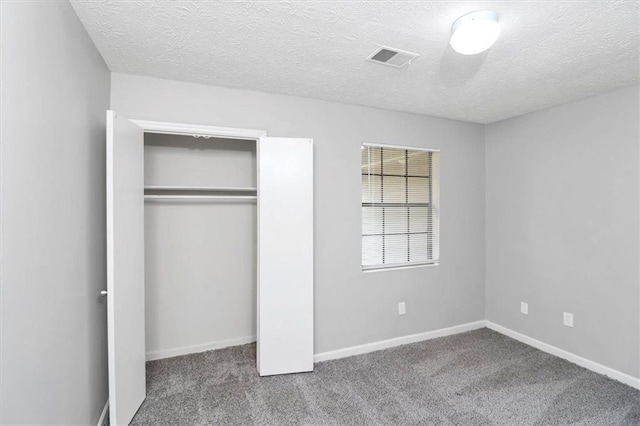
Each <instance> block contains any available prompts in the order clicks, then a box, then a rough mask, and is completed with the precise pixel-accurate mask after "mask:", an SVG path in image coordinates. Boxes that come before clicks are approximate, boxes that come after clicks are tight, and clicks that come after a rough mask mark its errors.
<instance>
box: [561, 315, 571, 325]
mask: <svg viewBox="0 0 640 426" xmlns="http://www.w3.org/2000/svg"><path fill="white" fill-rule="evenodd" d="M562 324H564V325H566V326H567V327H573V314H571V313H569V312H563V314H562Z"/></svg>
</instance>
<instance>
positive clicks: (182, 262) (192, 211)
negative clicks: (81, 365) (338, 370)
mask: <svg viewBox="0 0 640 426" xmlns="http://www.w3.org/2000/svg"><path fill="white" fill-rule="evenodd" d="M144 156H145V164H144V166H145V170H144V172H145V185H160V186H181V185H182V186H217V187H224V186H227V187H234V188H237V187H255V186H256V142H255V141H240V140H229V139H217V138H211V139H202V138H200V139H194V138H193V137H191V136H175V135H158V134H147V135H146V136H145V153H144ZM254 194H255V193H254ZM144 210H145V295H146V299H145V300H146V302H145V314H146V324H145V325H146V344H147V353H151V354H152V355H154V356H157V353H158V352H162V354H161V355H167V351H171V350H177V349H181V348H182V349H186V350H187V351H189V352H191V351H193V350H195V349H196V348H193V349H192V350H189V348H192V347H194V346H198V345H205V344H211V343H222V342H224V341H229V340H233V339H239V338H245V340H244V341H249V340H251V339H252V338H253V339H254V340H255V334H256V326H255V325H256V204H255V202H253V203H252V202H247V201H235V202H227V201H225V202H220V201H213V202H212V201H197V202H193V201H188V202H185V201H181V202H173V201H171V202H168V201H149V202H146V203H145V208H144ZM204 349H206V348H202V349H201V350H204Z"/></svg>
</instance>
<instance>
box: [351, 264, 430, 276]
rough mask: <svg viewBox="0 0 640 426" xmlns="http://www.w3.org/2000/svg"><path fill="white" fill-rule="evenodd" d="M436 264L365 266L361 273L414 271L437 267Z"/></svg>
mask: <svg viewBox="0 0 640 426" xmlns="http://www.w3.org/2000/svg"><path fill="white" fill-rule="evenodd" d="M438 265H439V263H438V262H429V263H409V264H402V263H399V264H396V265H392V266H384V265H382V266H367V267H366V268H365V267H364V266H363V267H362V272H363V273H365V274H368V273H369V272H382V271H397V270H398V269H414V268H424V267H429V266H438Z"/></svg>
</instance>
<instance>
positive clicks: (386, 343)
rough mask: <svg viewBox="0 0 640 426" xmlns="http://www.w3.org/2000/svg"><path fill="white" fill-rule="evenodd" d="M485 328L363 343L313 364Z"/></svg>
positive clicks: (469, 326) (465, 327) (473, 325)
mask: <svg viewBox="0 0 640 426" xmlns="http://www.w3.org/2000/svg"><path fill="white" fill-rule="evenodd" d="M484 327H485V321H484V320H481V321H474V322H469V323H466V324H461V325H456V326H453V327H447V328H441V329H439V330H433V331H427V332H425V333H418V334H410V335H408V336H402V337H396V338H394V339H388V340H381V341H379V342H373V343H365V344H364V345H358V346H351V347H348V348H343V349H337V350H335V351H329V352H322V353H319V354H315V355H314V357H313V358H314V361H315V362H321V361H328V360H330V359H339V358H345V357H348V356H353V355H361V354H366V353H369V352H375V351H379V350H382V349H389V348H394V347H396V346H401V345H407V344H409V343H416V342H422V341H424V340H430V339H435V338H437V337H444V336H451V335H453V334H458V333H464V332H466V331H471V330H477V329H479V328H484Z"/></svg>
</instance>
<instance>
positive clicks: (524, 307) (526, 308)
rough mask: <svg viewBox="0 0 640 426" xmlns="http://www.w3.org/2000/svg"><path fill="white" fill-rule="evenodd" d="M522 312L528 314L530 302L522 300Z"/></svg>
mask: <svg viewBox="0 0 640 426" xmlns="http://www.w3.org/2000/svg"><path fill="white" fill-rule="evenodd" d="M520 312H521V313H523V314H525V315H528V314H529V304H528V303H526V302H520Z"/></svg>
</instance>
